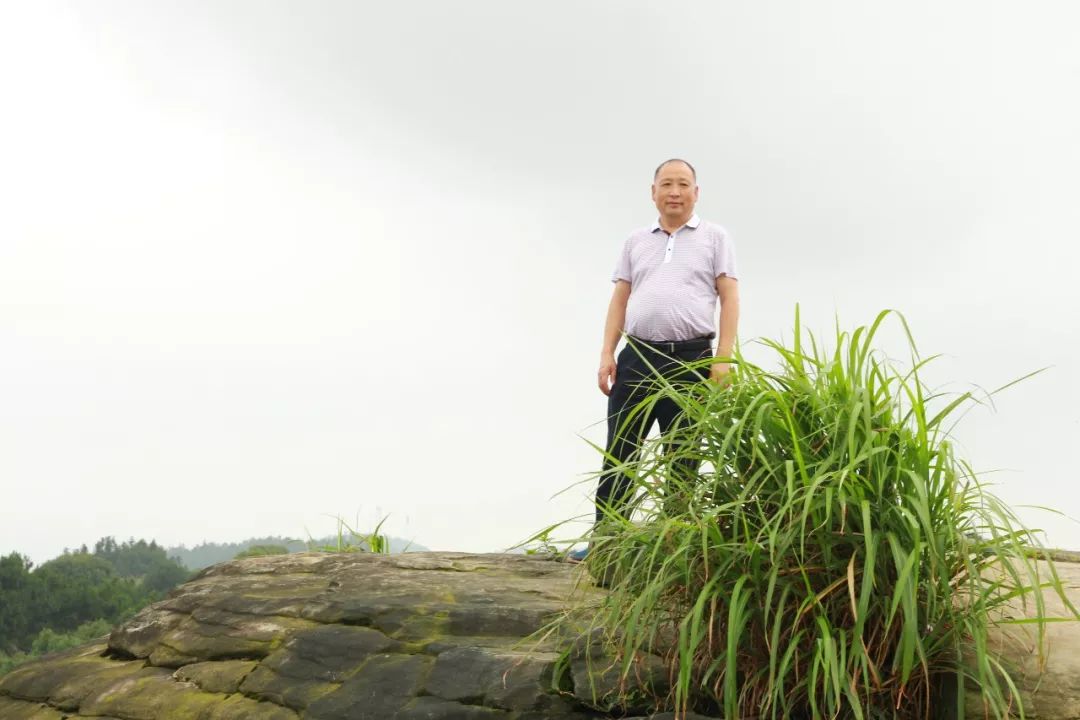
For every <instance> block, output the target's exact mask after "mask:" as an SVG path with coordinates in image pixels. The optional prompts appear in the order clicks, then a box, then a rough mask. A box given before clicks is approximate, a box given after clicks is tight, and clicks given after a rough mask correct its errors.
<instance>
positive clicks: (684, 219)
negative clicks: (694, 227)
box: [660, 213, 694, 235]
mask: <svg viewBox="0 0 1080 720" xmlns="http://www.w3.org/2000/svg"><path fill="white" fill-rule="evenodd" d="M693 215H694V214H693V213H690V214H688V215H680V216H678V217H674V218H673V217H667V216H661V217H660V229H661V230H663V231H664V232H666V233H667V234H668V235H670V234H672V233H673V232H675V231H676V230H678V229H679V228H681V227H682V226H683V225H685V224H686V223H688V222H690V218H691V217H693Z"/></svg>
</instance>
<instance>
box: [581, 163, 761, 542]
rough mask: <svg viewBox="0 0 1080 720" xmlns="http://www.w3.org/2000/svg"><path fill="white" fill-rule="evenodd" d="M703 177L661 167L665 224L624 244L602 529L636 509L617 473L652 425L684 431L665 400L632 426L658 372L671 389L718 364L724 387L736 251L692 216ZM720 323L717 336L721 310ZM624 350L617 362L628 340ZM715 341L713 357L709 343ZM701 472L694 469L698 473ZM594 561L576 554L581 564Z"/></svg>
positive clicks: (735, 309)
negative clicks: (691, 366)
mask: <svg viewBox="0 0 1080 720" xmlns="http://www.w3.org/2000/svg"><path fill="white" fill-rule="evenodd" d="M698 194H699V188H698V186H697V173H696V172H695V171H694V168H693V166H691V165H690V163H688V162H686V161H685V160H679V159H672V160H667V161H665V162H663V163H661V164H660V166H659V167H658V168H657V169H656V172H655V173H654V174H653V184H652V199H653V202H654V203H655V204H656V209H657V210H658V211H659V213H660V215H659V217H658V219H657V221H656V222H655V223H653V225H652V227H650V228H644V229H641V230H638V231H635V232H634V233H631V235H630V237H629V238H628V239H627V240H626V244H625V245H624V246H623V250H622V254H621V256H620V257H619V261H618V264H617V265H616V267H615V273H614V275H613V276H612V281H613V282H614V283H615V289H614V292H613V293H612V295H611V302H610V304H609V305H608V311H607V321H606V323H605V325H604V344H603V348H602V349H601V351H600V370H599V372H598V373H597V375H598V377H597V382H598V385H599V387H600V391H601V392H602V393H604V394H605V395H607V396H608V432H607V455H608V456H610V457H605V460H604V467H603V472H602V474H601V477H600V484H599V486H598V487H597V490H596V519H597V521H600V520H601V519H602V518H603V517H604V515H605V514H606V513H608V512H620V510H621V509H622V507H623V506H625V505H626V503H627V502H629V500H630V497H629V494H630V491H631V484H630V480H629V478H627V477H626V476H625V475H623V474H621V473H619V472H617V471H615V470H613V468H614V467H615V466H616V465H617V464H621V463H622V462H624V461H626V460H628V459H629V458H630V457H631V456H632V455H633V453H634V452H635V451H636V450H637V449H638V447H639V446H640V445H641V440H642V439H643V438H644V437H645V435H646V434H647V433H648V431H649V428H650V427H651V426H652V423H653V422H654V421H656V422H659V424H660V429H661V431H662V432H664V431H667V430H668V429H669V428H671V427H672V425H673V424H674V423H676V422H677V421H678V415H679V413H678V408H677V407H676V406H675V404H674V403H673V402H672V401H670V400H666V399H665V400H661V401H660V402H658V403H657V404H656V405H655V406H654V409H653V411H652V414H651V416H650V417H648V418H645V421H644V422H639V421H637V420H633V421H631V422H629V423H627V422H626V419H627V415H628V414H629V413H630V411H631V410H632V409H633V408H634V407H635V406H636V405H637V404H638V403H640V402H641V400H642V399H644V398H645V397H647V396H648V395H649V390H648V389H647V388H643V387H642V383H643V381H646V382H647V381H648V379H649V377H650V376H652V373H653V371H651V370H650V369H649V365H651V366H652V367H653V368H656V369H657V371H658V372H660V373H662V374H663V375H664V376H665V377H666V378H668V379H676V380H679V379H687V378H685V376H684V373H685V370H684V367H683V365H682V364H681V363H685V362H692V361H695V360H700V359H702V358H705V357H709V356H714V357H715V358H716V362H714V363H713V364H712V365H711V366H710V368H709V372H708V378H709V379H710V380H712V381H714V382H724V381H725V376H726V375H727V374H728V372H729V371H730V366H729V365H728V363H727V362H726V361H725V359H726V358H729V357H731V352H732V348H733V346H734V343H735V331H736V328H737V326H738V322H739V284H738V281H737V277H738V273H737V271H736V268H735V248H734V245H733V244H732V242H731V239H730V238H729V237H728V234H727V232H726V231H725V230H724V229H723V228H722V227H720V226H718V225H714V224H712V223H709V222H705V221H703V220H701V219H700V218H698V216H697V215H696V214H694V205H695V204H696V203H697V200H698ZM717 299H719V301H720V316H719V321H718V323H717V325H716V327H714V326H713V318H714V317H715V316H716V301H717ZM624 332H625V333H626V335H627V344H626V346H625V347H624V348H623V350H622V352H621V353H620V354H619V357H618V359H616V357H615V347H616V345H617V344H618V342H619V339H620V337H622V334H623V333H624ZM713 337H716V338H717V341H716V348H715V354H714V351H713V348H712V338H713ZM695 470H696V468H695ZM586 552H587V551H585V550H578V551H575V552H574V553H571V555H570V557H571V559H573V560H580V559H583V557H584V556H585V554H586Z"/></svg>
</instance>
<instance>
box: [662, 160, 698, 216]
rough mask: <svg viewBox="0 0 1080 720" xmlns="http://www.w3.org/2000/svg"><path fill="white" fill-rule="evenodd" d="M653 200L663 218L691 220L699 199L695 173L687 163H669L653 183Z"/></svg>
mask: <svg viewBox="0 0 1080 720" xmlns="http://www.w3.org/2000/svg"><path fill="white" fill-rule="evenodd" d="M652 198H653V202H654V203H656V209H657V210H659V211H660V215H661V217H667V218H689V217H690V215H692V214H693V212H694V204H695V203H696V202H697V199H698V186H697V183H695V182H694V173H692V172H690V168H689V167H687V165H686V163H681V162H673V163H668V164H667V165H665V166H664V167H662V168H660V172H659V174H657V176H656V181H655V182H653V186H652Z"/></svg>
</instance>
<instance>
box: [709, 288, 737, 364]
mask: <svg viewBox="0 0 1080 720" xmlns="http://www.w3.org/2000/svg"><path fill="white" fill-rule="evenodd" d="M716 294H717V296H719V298H720V322H719V323H718V327H717V336H718V338H719V339H718V340H717V341H716V357H718V358H729V357H731V353H732V351H733V350H734V348H735V333H736V331H737V330H738V328H739V281H738V280H736V279H734V278H730V277H728V276H727V275H721V276H719V277H718V278H716ZM730 370H731V366H730V365H729V364H728V363H726V362H718V363H715V364H714V365H713V366H712V367H711V368H710V370H709V379H710V380H714V381H716V382H720V381H721V380H723V379H724V376H725V375H727V374H728V372H729V371H730Z"/></svg>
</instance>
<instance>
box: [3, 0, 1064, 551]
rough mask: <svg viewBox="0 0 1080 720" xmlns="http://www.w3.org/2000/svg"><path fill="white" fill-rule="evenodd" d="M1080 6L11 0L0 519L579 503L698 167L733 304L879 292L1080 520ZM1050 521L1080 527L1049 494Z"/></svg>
mask: <svg viewBox="0 0 1080 720" xmlns="http://www.w3.org/2000/svg"><path fill="white" fill-rule="evenodd" d="M1078 25H1080V6H1078V5H1076V4H1075V3H1073V2H1071V1H1070V0H1061V1H1060V2H1040V1H1033V2H1028V3H1023V4H1020V3H1014V2H1003V1H1000V0H994V1H991V2H987V1H986V0H969V1H957V2H951V3H936V2H910V3H904V4H903V5H894V6H891V7H890V8H888V9H886V8H884V7H882V6H881V5H879V4H873V3H863V2H859V1H858V0H843V1H840V0H833V1H827V2H816V3H812V4H811V3H781V2H758V3H734V2H724V3H682V4H676V5H665V4H663V3H655V2H651V3H642V2H626V1H625V0H618V1H615V0H612V1H610V2H566V1H565V0H561V1H558V2H545V3H518V2H505V0H487V1H485V2H467V3H444V2H436V1H435V0H427V1H426V2H397V3H374V2H322V3H301V2H270V1H268V0H251V1H249V2H194V1H185V2H95V3H92V4H91V3H76V2H70V3H56V2H33V3H20V2H17V1H15V0H12V1H11V2H7V1H3V2H0V88H2V92H3V94H2V96H0V97H2V102H3V112H2V113H0V483H2V489H3V492H2V494H0V503H2V504H0V554H6V553H8V552H10V551H12V550H18V551H21V552H24V553H27V554H29V555H30V556H31V557H32V558H33V559H35V560H36V561H39V562H40V561H42V560H45V559H47V558H49V557H51V556H53V555H55V554H57V553H58V552H60V550H61V549H62V548H63V547H65V546H69V547H73V546H77V545H79V544H81V543H84V542H85V543H93V542H94V541H95V540H96V539H97V538H99V537H101V536H103V535H115V536H117V537H120V538H127V537H129V536H134V537H146V538H155V539H157V540H158V541H159V542H162V543H165V544H174V543H186V544H189V545H191V544H194V543H198V542H199V541H201V540H203V539H208V540H222V541H224V540H237V539H241V538H243V537H246V536H250V535H263V534H269V533H281V534H287V535H294V536H303V535H304V533H305V530H310V531H311V532H312V533H313V534H323V533H325V532H329V531H330V530H332V529H333V527H334V522H333V520H332V519H330V518H328V517H327V516H328V515H331V516H332V515H335V514H340V515H344V516H346V517H347V518H348V519H350V520H352V519H354V518H356V517H359V518H360V521H361V524H367V523H369V522H370V521H371V519H372V518H375V517H377V516H381V515H382V514H387V513H388V514H389V515H390V518H389V520H388V522H387V528H388V529H389V531H390V532H391V533H393V534H397V535H401V536H405V537H410V538H414V539H415V540H416V542H418V543H421V544H424V545H427V546H430V547H432V548H436V549H461V550H470V551H488V550H500V549H503V548H505V547H507V546H509V545H511V544H513V543H514V542H516V541H518V540H520V539H523V538H524V537H525V536H526V535H528V534H529V533H530V532H531V531H534V530H537V529H539V528H541V527H543V526H545V525H547V524H549V523H551V522H555V521H557V520H560V519H563V518H566V517H568V516H571V515H574V514H576V513H579V512H589V511H590V505H589V501H588V499H587V490H588V488H587V487H581V488H578V489H575V490H573V491H571V492H570V493H568V494H565V495H563V496H560V497H558V498H555V499H552V496H553V495H554V494H555V493H556V492H558V491H560V490H562V489H564V488H566V487H567V486H569V485H571V484H572V483H573V482H575V480H577V479H579V478H580V477H581V476H582V474H584V473H588V472H591V471H593V470H595V469H596V466H597V464H598V457H597V455H596V454H595V452H594V451H593V450H592V449H590V448H589V447H588V446H587V445H586V443H585V442H584V440H583V439H582V437H579V434H580V435H582V436H584V437H585V438H589V439H591V440H594V441H597V442H599V441H600V440H601V439H602V435H603V431H602V428H601V427H600V426H598V425H594V423H596V422H597V421H599V420H601V419H602V418H603V415H604V409H605V405H604V398H603V396H602V395H600V393H599V391H598V390H597V389H596V387H595V371H596V365H597V361H598V355H599V349H600V335H601V330H602V325H603V317H604V312H605V309H606V304H607V299H608V296H609V294H610V283H609V277H610V273H611V269H612V267H613V264H614V262H615V259H616V255H617V253H618V251H619V249H620V248H621V246H622V242H623V240H624V239H625V236H626V234H627V233H628V232H629V231H630V230H632V229H633V228H635V227H637V226H641V225H645V224H648V223H649V222H651V221H652V220H653V219H654V208H653V207H652V206H651V204H650V201H649V197H648V190H649V182H650V180H651V172H652V168H653V167H654V166H655V165H656V164H657V163H658V162H659V161H660V160H662V159H664V158H667V157H671V156H682V157H687V158H689V159H690V160H691V161H692V162H694V163H695V165H696V166H697V168H698V172H699V181H700V183H701V201H700V203H699V205H698V212H699V214H700V215H701V216H703V217H705V218H707V219H710V220H713V221H716V222H719V223H721V224H723V225H725V226H726V227H727V228H728V229H729V230H730V231H731V232H732V234H733V237H734V238H735V240H736V243H737V248H738V255H739V264H740V270H741V273H742V276H743V277H742V282H741V288H742V298H743V319H742V323H741V327H740V330H741V332H740V334H741V337H742V338H743V340H744V342H745V341H746V340H748V339H750V338H753V337H757V336H779V335H781V334H784V335H785V336H788V337H789V336H790V328H791V325H792V318H793V308H794V305H795V303H796V302H799V303H801V305H802V308H803V314H804V319H805V321H806V322H807V324H809V325H810V326H811V327H813V328H815V329H817V330H819V331H821V332H822V333H826V334H827V333H829V332H831V329H832V322H833V318H834V316H836V315H839V317H840V319H841V322H842V324H843V325H845V326H847V327H853V326H855V325H857V324H861V323H865V322H869V321H870V320H871V319H872V318H873V316H874V315H875V314H876V313H877V311H878V310H880V309H882V308H885V307H895V308H897V309H899V310H901V311H903V312H904V313H905V314H906V315H907V317H908V319H909V321H910V323H911V324H912V326H913V328H914V330H915V333H916V338H917V339H918V341H919V343H920V348H921V349H922V350H923V351H924V353H933V352H941V353H944V354H945V355H946V357H945V358H944V359H943V360H942V361H940V362H939V363H938V364H937V365H936V368H935V369H934V371H933V372H932V373H931V375H932V379H933V381H934V382H935V384H937V383H950V385H949V387H955V388H956V389H961V390H962V389H966V388H967V387H968V386H969V385H968V384H970V383H977V384H978V385H981V386H983V387H987V388H990V387H996V386H998V385H1000V384H1003V383H1005V382H1007V381H1008V380H1011V379H1013V378H1015V377H1018V376H1020V375H1023V374H1025V373H1027V372H1029V371H1031V370H1034V369H1037V368H1039V367H1043V366H1047V365H1050V366H1053V367H1052V369H1050V370H1049V371H1047V372H1046V373H1044V374H1043V375H1041V376H1038V377H1036V378H1035V379H1032V380H1029V381H1027V382H1025V383H1023V384H1022V385H1021V386H1019V387H1017V388H1015V389H1013V390H1012V391H1010V392H1009V393H1008V394H1006V395H1003V396H1001V398H1000V399H999V401H998V403H997V411H996V413H994V412H990V411H989V410H977V411H974V412H972V413H971V414H970V415H969V416H968V418H967V420H966V421H965V423H964V425H963V426H962V429H961V431H960V437H961V440H962V441H963V451H964V454H965V455H966V456H967V457H968V458H969V459H970V460H971V461H972V462H973V463H974V464H975V466H976V467H978V468H981V469H995V468H996V469H1004V470H1007V472H1001V473H997V474H994V475H992V476H988V477H987V479H992V480H994V481H995V482H996V483H998V484H999V485H998V488H997V491H998V492H999V493H1000V494H1001V495H1003V496H1004V497H1005V498H1006V499H1008V500H1010V501H1012V502H1014V503H1018V504H1021V503H1031V504H1044V505H1049V506H1052V507H1054V508H1057V509H1058V510H1060V511H1061V512H1063V513H1065V514H1067V515H1069V516H1073V517H1080V478H1078V477H1077V471H1076V469H1075V464H1074V462H1073V459H1072V457H1071V451H1072V450H1073V449H1074V445H1073V443H1075V442H1076V440H1077V438H1078V434H1080V409H1078V408H1080V377H1078V375H1077V372H1076V356H1077V353H1078V351H1080V336H1078V332H1077V322H1076V319H1075V316H1076V314H1077V312H1078V311H1080V289H1078V287H1077V283H1076V281H1075V279H1074V274H1075V272H1076V267H1077V262H1078V260H1080V251H1078V250H1077V239H1078V237H1077V235H1078V231H1077V228H1078V227H1080V203H1078V202H1077V196H1078V189H1077V185H1078V183H1077V168H1078V167H1080V137H1078V134H1080V131H1078V128H1080V94H1078V93H1077V92H1076V88H1077V87H1080V45H1078V44H1077V43H1076V42H1075V29H1076V27H1078ZM1024 517H1025V518H1026V519H1027V520H1028V521H1029V522H1030V523H1032V524H1034V525H1037V526H1040V527H1045V528H1046V529H1047V531H1048V541H1049V542H1050V543H1051V544H1054V545H1059V546H1069V547H1074V548H1076V547H1080V524H1078V523H1077V522H1076V521H1074V520H1068V519H1064V518H1059V517H1055V516H1051V515H1047V514H1045V513H1038V512H1035V511H1028V512H1025V513H1024Z"/></svg>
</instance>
